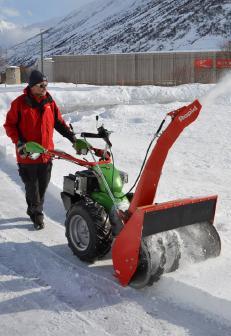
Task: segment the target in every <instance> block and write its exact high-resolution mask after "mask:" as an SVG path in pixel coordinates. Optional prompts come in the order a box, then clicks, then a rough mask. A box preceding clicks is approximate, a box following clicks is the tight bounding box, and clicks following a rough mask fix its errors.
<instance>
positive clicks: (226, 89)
mask: <svg viewBox="0 0 231 336" xmlns="http://www.w3.org/2000/svg"><path fill="white" fill-rule="evenodd" d="M228 93H229V96H230V97H231V73H230V72H229V73H228V74H226V75H225V76H224V77H223V78H222V79H221V81H220V82H218V83H217V84H216V85H215V86H214V87H213V88H212V89H211V90H210V91H209V92H207V93H206V95H205V96H203V97H201V98H200V102H201V104H202V106H206V105H212V104H216V101H217V98H218V97H219V96H221V95H224V94H228Z"/></svg>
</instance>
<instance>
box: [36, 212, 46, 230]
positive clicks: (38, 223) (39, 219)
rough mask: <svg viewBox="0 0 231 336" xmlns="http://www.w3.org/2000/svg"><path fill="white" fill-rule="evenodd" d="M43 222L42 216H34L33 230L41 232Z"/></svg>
mask: <svg viewBox="0 0 231 336" xmlns="http://www.w3.org/2000/svg"><path fill="white" fill-rule="evenodd" d="M44 226H45V225H44V221H43V215H42V214H36V215H35V217H34V228H35V230H42V229H43V228H44Z"/></svg>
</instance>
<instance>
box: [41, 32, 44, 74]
mask: <svg viewBox="0 0 231 336" xmlns="http://www.w3.org/2000/svg"><path fill="white" fill-rule="evenodd" d="M43 34H44V32H43V31H42V30H40V46H41V48H40V50H41V72H42V73H43Z"/></svg>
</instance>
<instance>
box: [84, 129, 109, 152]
mask: <svg viewBox="0 0 231 336" xmlns="http://www.w3.org/2000/svg"><path fill="white" fill-rule="evenodd" d="M97 130H98V133H88V132H83V133H81V137H83V138H101V139H103V140H104V141H105V142H106V143H107V144H108V146H109V147H112V143H111V142H110V140H109V136H110V134H111V132H110V131H108V130H107V129H106V128H104V127H103V125H102V126H100V127H99V128H97Z"/></svg>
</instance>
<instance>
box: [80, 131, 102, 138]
mask: <svg viewBox="0 0 231 336" xmlns="http://www.w3.org/2000/svg"><path fill="white" fill-rule="evenodd" d="M81 137H83V138H102V136H101V135H99V134H96V133H86V132H83V133H81Z"/></svg>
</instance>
